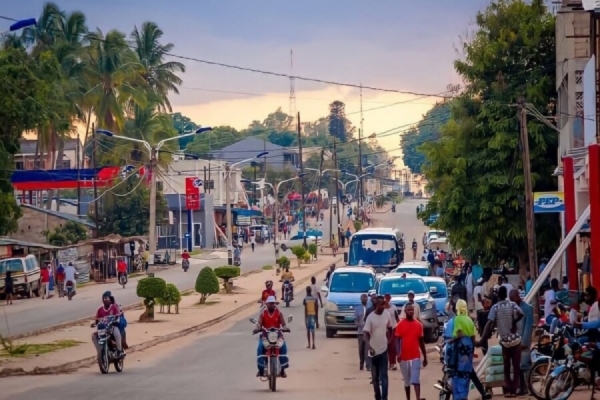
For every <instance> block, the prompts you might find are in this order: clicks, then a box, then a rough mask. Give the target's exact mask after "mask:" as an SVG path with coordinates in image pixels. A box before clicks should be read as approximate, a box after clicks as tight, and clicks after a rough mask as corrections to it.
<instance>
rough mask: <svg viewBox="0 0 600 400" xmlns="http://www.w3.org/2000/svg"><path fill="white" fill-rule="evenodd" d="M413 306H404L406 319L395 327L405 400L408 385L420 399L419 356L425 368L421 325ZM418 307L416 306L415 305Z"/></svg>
mask: <svg viewBox="0 0 600 400" xmlns="http://www.w3.org/2000/svg"><path fill="white" fill-rule="evenodd" d="M414 307H415V306H414V305H413V304H411V303H407V304H406V305H405V306H404V312H405V313H406V318H405V319H402V320H400V322H399V323H398V325H397V326H396V337H397V338H398V339H399V340H400V355H399V357H398V360H399V361H400V371H401V372H402V377H403V378H404V391H405V392H406V399H407V400H410V385H413V387H414V388H415V395H416V396H417V400H420V399H421V380H420V374H421V354H423V367H426V366H427V353H426V352H425V341H424V340H423V324H421V322H419V320H417V319H415V318H414V316H415V309H414ZM417 307H418V305H417Z"/></svg>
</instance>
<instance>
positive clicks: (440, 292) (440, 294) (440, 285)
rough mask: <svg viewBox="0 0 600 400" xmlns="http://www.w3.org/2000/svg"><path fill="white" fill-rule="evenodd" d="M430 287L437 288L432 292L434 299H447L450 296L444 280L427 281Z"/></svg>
mask: <svg viewBox="0 0 600 400" xmlns="http://www.w3.org/2000/svg"><path fill="white" fill-rule="evenodd" d="M426 283H427V286H429V289H431V288H436V291H435V293H431V297H433V298H434V299H445V298H447V297H448V288H447V287H446V284H445V283H444V282H426Z"/></svg>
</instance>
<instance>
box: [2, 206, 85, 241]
mask: <svg viewBox="0 0 600 400" xmlns="http://www.w3.org/2000/svg"><path fill="white" fill-rule="evenodd" d="M21 211H22V212H23V215H22V216H21V218H19V221H18V224H19V226H18V228H17V231H16V232H14V233H12V234H11V235H9V237H10V238H11V239H15V240H22V241H25V242H32V243H47V238H46V232H48V231H52V230H54V229H56V228H57V227H60V226H62V225H64V224H65V223H67V222H69V221H71V222H77V223H80V224H82V225H83V226H84V227H85V228H86V229H87V231H88V236H90V237H92V235H93V233H94V229H95V225H94V224H93V223H92V222H90V221H86V220H84V219H81V218H77V216H75V215H73V214H67V213H63V212H59V211H53V210H46V209H45V208H41V207H36V206H34V205H31V204H21ZM50 244H53V245H62V244H55V243H50Z"/></svg>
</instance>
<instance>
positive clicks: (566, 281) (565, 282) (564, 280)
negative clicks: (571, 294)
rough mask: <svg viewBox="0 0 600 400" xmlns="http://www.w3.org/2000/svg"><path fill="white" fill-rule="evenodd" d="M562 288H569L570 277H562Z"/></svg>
mask: <svg viewBox="0 0 600 400" xmlns="http://www.w3.org/2000/svg"><path fill="white" fill-rule="evenodd" d="M562 288H563V290H567V291H568V290H569V277H568V276H566V275H565V276H563V277H562Z"/></svg>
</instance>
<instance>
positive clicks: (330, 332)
mask: <svg viewBox="0 0 600 400" xmlns="http://www.w3.org/2000/svg"><path fill="white" fill-rule="evenodd" d="M336 333H337V331H336V330H335V329H330V328H325V337H327V338H329V339H331V338H333V337H335V334H336Z"/></svg>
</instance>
